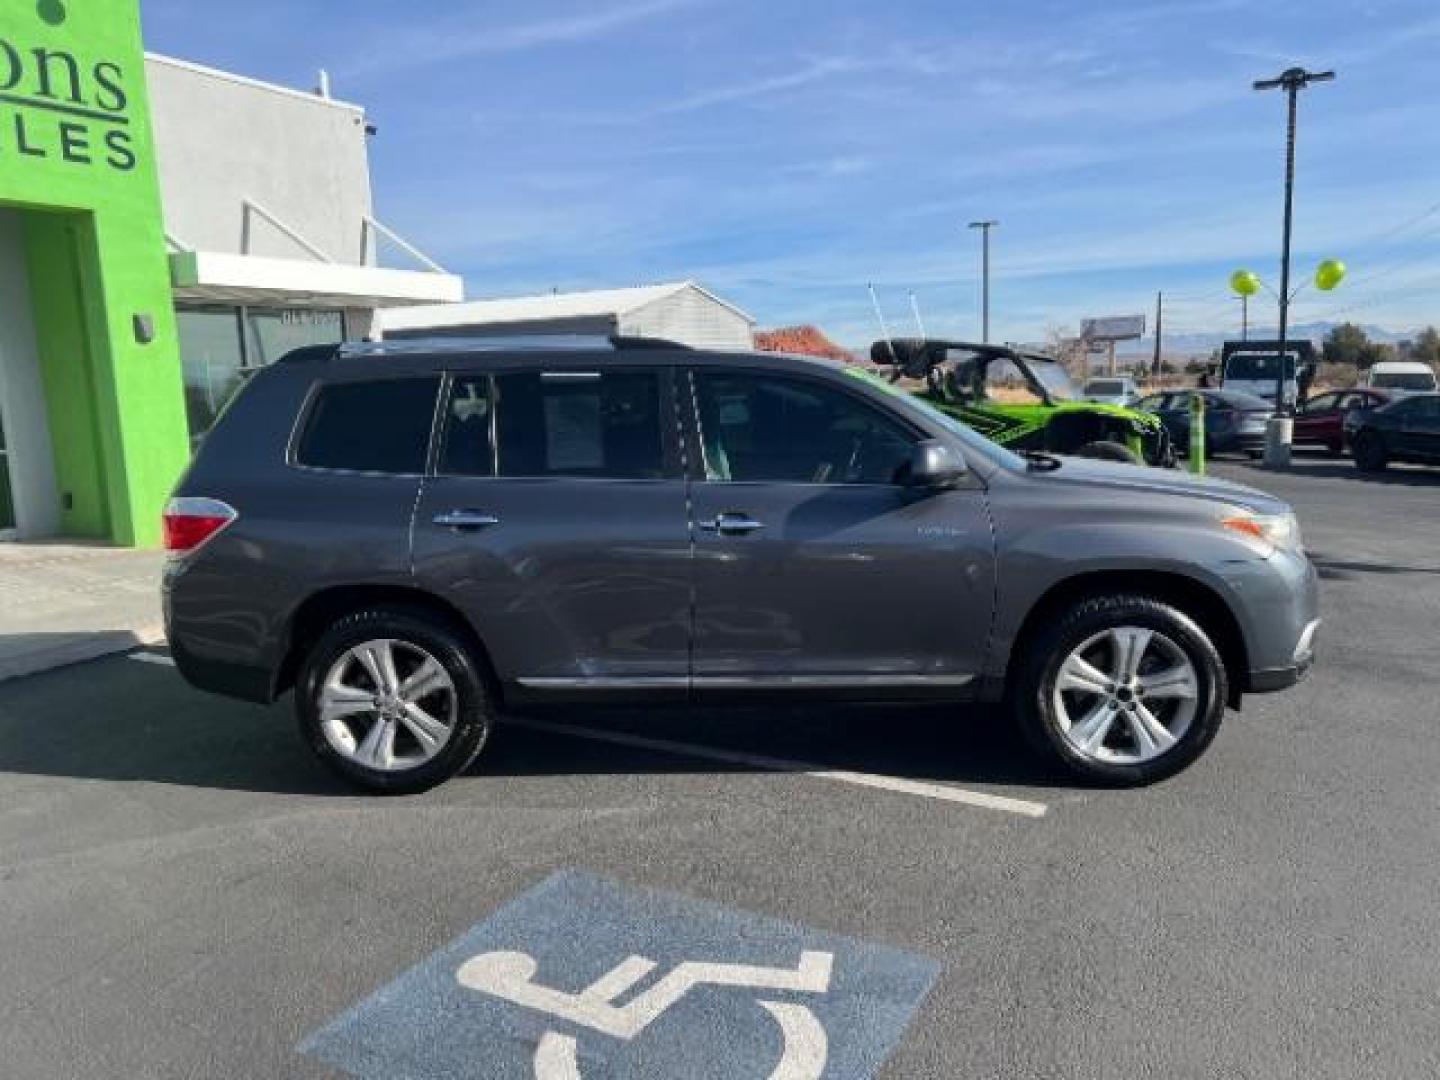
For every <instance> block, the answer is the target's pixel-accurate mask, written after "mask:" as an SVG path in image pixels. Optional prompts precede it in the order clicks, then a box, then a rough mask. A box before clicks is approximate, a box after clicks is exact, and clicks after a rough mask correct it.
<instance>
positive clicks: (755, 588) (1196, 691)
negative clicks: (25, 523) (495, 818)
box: [165, 340, 1319, 791]
mask: <svg viewBox="0 0 1440 1080" xmlns="http://www.w3.org/2000/svg"><path fill="white" fill-rule="evenodd" d="M166 534H167V541H168V545H169V547H170V548H171V551H172V558H171V561H170V563H169V568H168V570H167V573H166V578H165V612H166V619H167V624H168V628H169V639H170V643H171V646H172V648H173V651H174V656H175V660H176V662H177V664H178V666H179V668H180V670H181V672H182V673H183V674H184V675H185V677H186V678H187V679H189V680H190V681H191V682H192V683H194V684H195V685H197V686H200V687H203V688H205V689H208V690H213V691H216V692H219V693H223V694H229V695H233V696H237V697H241V698H246V699H250V700H253V701H257V702H269V701H271V700H273V699H275V698H276V697H277V696H279V695H281V694H283V693H285V692H287V691H289V690H292V689H293V690H294V693H295V702H296V706H297V712H298V716H299V722H300V726H301V730H302V731H303V733H304V736H305V739H306V740H307V742H308V743H309V745H310V746H311V747H312V748H313V749H314V751H315V753H317V754H318V755H319V756H320V758H321V759H322V760H323V761H324V762H325V763H326V764H327V765H329V766H330V767H332V768H333V769H334V770H336V771H337V772H339V773H340V774H342V775H343V776H345V777H347V778H349V779H350V780H352V781H355V782H357V783H359V784H361V785H364V786H366V787H369V788H372V789H375V790H380V791H416V790H420V789H423V788H426V787H429V786H432V785H434V784H436V783H439V782H441V781H443V780H445V779H446V778H448V777H450V776H453V775H454V774H455V773H457V772H459V771H460V770H462V769H464V768H465V767H466V766H467V765H468V764H469V763H470V762H471V760H472V759H474V758H475V757H476V755H477V754H479V753H480V751H481V750H482V748H483V747H484V745H485V742H486V739H487V736H488V735H489V733H490V731H491V728H492V726H493V725H494V723H495V722H496V718H497V716H499V715H501V714H502V713H504V712H507V711H512V710H524V709H526V708H529V707H532V706H536V705H541V704H555V703H569V704H571V705H573V706H574V707H576V708H582V707H585V706H587V705H592V704H599V703H602V702H624V703H629V704H638V703H645V702H668V703H682V704H683V703H689V702H696V703H699V702H708V701H716V700H748V701H757V700H758V701H763V702H766V703H777V704H778V703H783V702H789V701H792V700H794V699H797V698H801V697H804V698H822V699H825V700H832V701H834V700H863V701H880V702H884V701H902V700H903V701H914V700H942V701H954V702H966V701H991V702H996V701H1005V702H1008V704H1009V708H1010V715H1011V716H1013V718H1014V721H1015V722H1016V723H1017V724H1019V725H1020V726H1021V727H1022V728H1023V729H1024V731H1025V732H1026V734H1027V735H1028V736H1029V737H1030V739H1031V741H1032V742H1033V743H1034V744H1035V746H1036V747H1037V748H1038V749H1039V750H1040V751H1042V752H1043V753H1045V754H1047V755H1049V756H1050V757H1051V758H1053V759H1054V760H1056V761H1058V762H1060V763H1062V764H1063V765H1064V766H1065V767H1067V768H1068V769H1069V770H1071V771H1072V772H1073V773H1074V774H1075V775H1077V776H1078V777H1082V778H1086V779H1089V780H1094V781H1100V782H1105V783H1136V784H1138V783H1145V782H1149V781H1153V780H1156V779H1159V778H1161V777H1165V776H1168V775H1170V774H1172V773H1174V772H1176V771H1177V770H1179V769H1181V768H1184V767H1185V766H1186V765H1188V764H1189V763H1190V762H1192V761H1194V760H1195V759H1196V758H1197V757H1198V756H1199V755H1200V754H1201V753H1202V752H1203V751H1204V750H1205V748H1206V747H1207V746H1208V745H1209V744H1210V742H1211V740H1212V739H1213V738H1214V737H1215V734H1216V732H1217V730H1218V729H1219V726H1220V722H1221V719H1222V717H1223V715H1224V712H1225V709H1226V707H1227V706H1231V707H1237V706H1238V705H1239V703H1240V699H1241V697H1242V695H1244V694H1247V693H1260V692H1265V691H1273V690H1280V689H1282V688H1284V687H1288V686H1290V685H1292V684H1293V683H1295V682H1296V681H1297V680H1298V679H1299V678H1300V677H1301V676H1302V674H1303V673H1304V672H1305V670H1306V668H1307V667H1308V666H1309V664H1310V662H1311V657H1312V655H1313V644H1314V637H1315V631H1316V628H1317V626H1318V625H1319V618H1318V615H1317V610H1316V579H1315V573H1314V570H1313V569H1312V567H1311V565H1310V561H1309V560H1308V559H1307V557H1306V555H1305V553H1304V551H1303V549H1302V547H1301V543H1300V536H1299V532H1298V530H1297V527H1296V522H1295V518H1294V516H1293V515H1292V513H1291V512H1290V509H1289V508H1288V507H1287V506H1285V505H1284V504H1282V503H1280V502H1278V501H1276V500H1275V499H1274V498H1272V497H1270V496H1268V495H1265V494H1262V493H1261V492H1259V491H1255V490H1252V489H1250V488H1246V487H1241V486H1238V485H1235V484H1227V483H1222V482H1219V481H1214V480H1201V479H1195V478H1191V477H1188V476H1184V475H1182V474H1179V473H1176V472H1172V471H1161V470H1151V469H1145V468H1138V467H1135V466H1132V465H1116V464H1111V463H1105V462H1099V461H1092V460H1082V459H1067V458H1058V457H1052V456H1048V455H1045V454H1034V455H1032V456H1030V457H1019V456H1016V455H1015V454H1013V453H1010V452H1009V451H1006V450H1003V449H1001V448H1000V447H998V446H996V445H995V444H993V443H991V442H989V441H987V440H986V439H985V438H983V437H982V436H980V435H978V434H977V433H976V432H975V431H973V430H972V429H970V428H968V427H965V426H963V425H961V424H959V423H958V422H956V421H954V420H951V419H950V418H948V417H947V416H945V415H944V414H943V413H941V412H939V411H937V410H935V409H933V408H931V407H930V406H928V405H927V404H925V403H924V402H922V401H921V400H919V399H917V398H915V397H913V396H911V395H909V394H906V393H903V392H900V391H897V390H895V389H893V388H891V387H890V386H889V385H887V384H886V383H884V382H881V381H879V380H877V379H875V378H873V377H869V376H867V375H866V374H865V373H864V372H862V371H861V370H859V369H857V368H854V367H847V366H844V365H841V364H836V363H831V362H827V361H817V360H806V359H799V358H793V357H784V356H775V355H769V354H767V355H759V354H717V353H710V352H701V351H692V350H688V349H684V348H681V347H679V346H669V345H666V344H664V343H655V342H633V341H625V340H619V341H615V342H613V343H606V344H604V345H603V346H601V347H597V346H596V345H595V344H593V343H590V344H576V345H575V347H566V346H563V345H559V344H554V343H552V344H548V345H547V344H544V343H543V342H542V343H538V344H537V343H532V344H530V345H529V346H522V345H516V344H513V343H508V344H507V343H489V344H487V343H483V342H465V341H460V342H456V341H443V342H441V341H437V342H423V341H422V342H405V343H396V344H393V345H381V346H341V347H333V346H326V347H319V348H311V349H307V350H302V351H301V352H299V353H296V354H292V355H291V356H290V357H288V358H286V359H285V360H283V361H281V362H280V363H277V364H275V365H274V366H272V367H270V368H268V369H266V370H264V371H262V372H260V373H259V374H258V375H256V376H255V378H254V379H252V380H251V382H250V384H249V385H248V386H247V387H246V388H245V389H244V390H243V392H241V394H240V395H239V396H238V398H237V399H236V400H235V401H234V403H233V404H232V405H231V406H230V408H229V409H228V410H227V411H226V413H225V414H224V416H223V417H222V418H221V419H220V421H219V423H218V425H217V426H216V427H215V429H214V430H213V431H212V432H211V433H210V434H209V436H208V437H207V438H206V440H205V442H204V444H203V446H202V447H201V448H200V451H199V454H198V456H197V457H196V459H195V461H194V463H193V465H192V466H191V468H190V470H189V472H188V474H187V475H186V476H185V477H184V478H183V480H182V481H181V483H180V485H179V487H178V489H177V491H176V493H175V497H174V499H173V500H172V502H171V504H170V506H169V508H168V510H167V513H166Z"/></svg>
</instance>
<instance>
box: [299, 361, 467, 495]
mask: <svg viewBox="0 0 1440 1080" xmlns="http://www.w3.org/2000/svg"><path fill="white" fill-rule="evenodd" d="M439 390H440V380H439V379H436V378H426V379H377V380H375V381H373V382H352V383H334V384H332V385H329V386H325V387H323V388H321V390H320V391H319V393H318V394H316V395H315V403H314V405H312V406H311V408H310V415H309V416H308V417H307V418H306V421H305V430H304V432H303V433H302V434H301V436H300V442H299V445H298V446H297V447H296V450H295V461H296V463H297V464H300V465H308V466H310V467H312V468H316V469H344V470H347V471H350V472H375V473H421V472H424V471H425V453H426V450H427V449H428V447H429V444H430V425H431V423H432V421H433V420H434V416H435V395H436V394H437V393H438V392H439Z"/></svg>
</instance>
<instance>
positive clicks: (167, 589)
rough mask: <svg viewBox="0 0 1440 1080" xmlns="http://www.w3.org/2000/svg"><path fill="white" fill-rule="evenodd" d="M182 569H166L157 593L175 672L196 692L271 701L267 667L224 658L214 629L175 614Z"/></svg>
mask: <svg viewBox="0 0 1440 1080" xmlns="http://www.w3.org/2000/svg"><path fill="white" fill-rule="evenodd" d="M185 569H186V567H185V566H184V565H183V564H180V563H172V564H171V565H170V566H167V567H166V570H165V573H164V576H163V579H162V580H163V585H162V587H161V593H160V607H161V611H162V613H163V615H164V618H165V639H166V641H167V642H168V643H169V646H170V656H171V659H173V660H174V661H175V668H176V670H177V671H179V672H180V675H181V677H182V678H183V679H184V680H185V681H186V682H187V683H189V684H190V685H191V686H193V687H195V688H196V689H197V690H205V691H208V692H209V693H212V694H221V695H223V696H225V697H233V698H239V699H240V700H242V701H253V702H256V703H258V704H262V705H264V704H269V703H270V702H271V701H274V700H275V676H274V672H273V671H272V670H271V669H270V668H269V667H268V666H265V665H260V664H250V663H245V662H244V661H243V660H240V659H238V658H235V657H227V656H225V655H224V654H223V650H222V649H221V648H220V647H219V646H218V645H217V643H216V642H215V640H214V639H215V637H216V635H217V631H216V628H215V626H214V625H212V624H211V623H210V622H208V621H207V620H205V619H197V618H193V617H192V618H185V617H183V616H180V615H178V614H177V612H176V608H177V604H176V597H175V591H176V587H177V584H178V581H179V579H180V578H181V577H182V576H183V575H184V572H185Z"/></svg>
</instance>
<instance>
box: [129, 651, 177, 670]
mask: <svg viewBox="0 0 1440 1080" xmlns="http://www.w3.org/2000/svg"><path fill="white" fill-rule="evenodd" d="M126 659H128V660H138V661H140V663H142V664H162V665H164V666H165V667H174V666H175V661H174V660H172V659H170V657H168V656H166V655H165V654H164V653H158V652H132V653H130V654H129V656H127V657H126Z"/></svg>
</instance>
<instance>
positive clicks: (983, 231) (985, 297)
mask: <svg viewBox="0 0 1440 1080" xmlns="http://www.w3.org/2000/svg"><path fill="white" fill-rule="evenodd" d="M999 224H1000V222H998V221H972V222H970V228H972V229H979V230H980V340H981V341H982V342H983V343H984V344H986V345H988V344H990V230H991V229H993V228H994V227H995V226H996V225H999Z"/></svg>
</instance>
